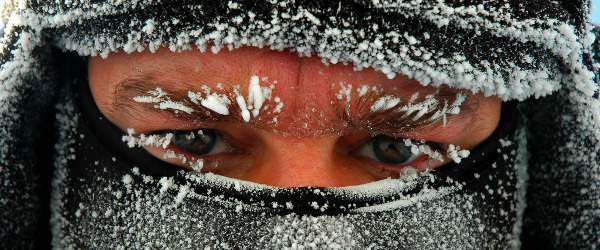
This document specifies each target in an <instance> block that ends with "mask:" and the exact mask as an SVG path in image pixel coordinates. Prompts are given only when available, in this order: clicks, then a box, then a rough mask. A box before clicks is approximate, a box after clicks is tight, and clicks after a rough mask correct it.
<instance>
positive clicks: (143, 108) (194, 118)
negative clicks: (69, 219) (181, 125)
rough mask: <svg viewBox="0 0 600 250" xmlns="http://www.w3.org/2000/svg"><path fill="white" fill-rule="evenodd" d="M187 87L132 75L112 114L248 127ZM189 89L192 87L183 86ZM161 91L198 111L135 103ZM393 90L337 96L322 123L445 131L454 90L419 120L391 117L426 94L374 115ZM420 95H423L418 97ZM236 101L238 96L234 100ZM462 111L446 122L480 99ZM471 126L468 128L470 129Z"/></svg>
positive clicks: (465, 107)
mask: <svg viewBox="0 0 600 250" xmlns="http://www.w3.org/2000/svg"><path fill="white" fill-rule="evenodd" d="M181 86H182V84H180V83H172V82H157V81H156V79H154V78H153V77H151V76H148V75H135V76H131V77H129V78H127V79H125V80H123V81H122V82H120V83H119V84H118V85H117V88H116V89H115V92H114V97H115V98H114V102H113V110H114V112H116V113H114V114H115V115H128V116H129V117H130V118H132V119H137V120H146V119H147V118H148V117H153V116H155V117H158V116H160V117H164V116H165V114H167V115H169V116H170V117H171V118H172V119H178V120H182V121H188V122H203V121H204V122H208V121H210V122H223V123H235V124H242V123H245V122H244V120H243V119H242V117H240V116H239V115H221V114H218V113H217V112H215V111H214V110H211V109H208V108H206V107H204V106H203V105H200V104H198V103H194V102H191V101H190V99H189V96H188V91H189V90H188V89H182V87H181ZM184 86H187V85H184ZM157 88H160V89H162V90H164V91H165V92H166V93H168V97H169V99H170V100H171V101H173V102H177V103H182V104H184V105H185V106H186V107H189V108H191V109H192V110H193V112H189V113H188V112H183V111H181V110H177V109H159V108H156V107H155V104H152V103H138V102H136V101H134V98H135V97H139V96H147V95H148V93H149V92H152V91H155V90H156V89H157ZM219 92H221V93H233V87H232V86H228V85H222V89H220V90H219ZM392 94H393V93H391V91H385V90H380V91H367V92H366V93H365V94H364V95H362V96H361V97H360V98H353V99H352V101H351V102H348V101H347V100H344V98H339V97H338V98H336V96H335V95H332V96H331V98H332V100H337V101H334V102H333V103H332V105H333V107H332V108H333V110H334V114H335V117H331V118H324V119H325V120H324V121H323V122H324V123H325V124H326V125H328V127H329V128H330V129H332V130H335V131H337V132H338V133H339V132H342V133H343V132H344V131H349V130H364V131H372V132H373V133H377V134H388V135H398V134H400V133H405V132H410V131H414V130H418V129H423V128H426V127H430V128H433V127H432V125H433V126H435V127H437V126H443V125H445V124H444V123H445V121H444V123H442V122H439V121H440V120H441V119H442V117H441V116H439V117H437V118H436V116H435V114H436V112H438V111H439V112H441V111H442V109H443V104H444V103H446V104H448V106H450V105H451V104H452V103H454V102H455V101H456V100H457V98H458V96H459V92H458V91H456V90H454V89H450V88H440V89H438V91H437V92H436V93H435V94H431V95H429V96H428V97H430V99H431V98H433V99H435V101H436V102H437V103H439V105H438V106H434V107H433V108H431V107H430V108H431V110H428V112H426V113H424V114H423V115H421V116H419V117H417V118H415V116H414V115H413V116H407V114H406V112H390V111H392V110H397V109H398V108H399V107H403V106H407V105H409V104H411V103H412V104H415V103H419V102H422V101H424V99H426V96H425V95H421V96H420V97H419V98H416V99H415V100H410V99H409V98H403V99H399V101H398V102H397V103H396V104H395V105H393V106H390V107H387V108H386V110H381V111H377V112H374V111H373V107H374V105H376V103H377V102H378V101H380V100H381V99H382V98H386V97H388V96H392ZM417 96H418V95H417ZM231 99H235V97H231ZM458 107H459V109H460V110H461V112H460V113H458V114H448V115H447V116H444V117H443V119H446V118H447V117H450V116H454V115H457V116H467V115H468V114H472V113H473V111H475V110H476V109H477V107H478V99H477V98H474V97H468V98H466V100H464V101H461V102H460V104H459V106H458ZM228 109H229V110H239V109H240V107H239V106H238V104H237V103H236V102H235V101H234V102H231V104H230V105H229V106H228ZM276 116H277V114H274V113H267V112H261V114H260V118H261V119H260V120H258V121H260V122H257V120H256V119H253V120H250V122H249V125H252V126H255V127H257V128H267V125H266V124H263V123H265V121H271V120H272V118H273V117H276ZM467 125H468V124H467Z"/></svg>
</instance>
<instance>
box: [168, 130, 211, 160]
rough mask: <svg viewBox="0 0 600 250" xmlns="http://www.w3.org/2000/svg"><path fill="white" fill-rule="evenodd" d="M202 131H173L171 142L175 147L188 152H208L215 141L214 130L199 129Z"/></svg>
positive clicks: (197, 153)
mask: <svg viewBox="0 0 600 250" xmlns="http://www.w3.org/2000/svg"><path fill="white" fill-rule="evenodd" d="M201 131H202V133H195V132H192V131H174V133H173V139H172V142H173V144H175V145H176V146H177V147H179V148H180V149H182V150H183V151H186V152H188V153H190V154H195V155H206V154H208V153H210V151H211V150H212V149H213V147H214V146H215V143H216V136H217V134H216V132H215V131H214V130H212V129H211V130H209V129H206V130H201Z"/></svg>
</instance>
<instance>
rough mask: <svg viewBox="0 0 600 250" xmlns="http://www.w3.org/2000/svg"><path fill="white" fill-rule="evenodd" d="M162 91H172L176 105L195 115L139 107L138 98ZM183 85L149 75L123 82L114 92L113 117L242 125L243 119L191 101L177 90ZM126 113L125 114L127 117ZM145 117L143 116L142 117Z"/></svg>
mask: <svg viewBox="0 0 600 250" xmlns="http://www.w3.org/2000/svg"><path fill="white" fill-rule="evenodd" d="M156 88H162V89H166V90H168V91H169V95H168V96H169V98H170V99H171V100H172V101H173V102H181V103H183V104H185V106H187V107H190V108H192V109H193V110H194V112H193V113H186V112H182V111H178V110H173V109H157V108H155V107H154V104H147V105H144V104H145V103H137V102H135V101H134V97H137V96H145V95H148V92H150V91H154V90H156ZM180 88H181V84H177V83H171V82H156V81H155V79H154V78H153V77H151V76H148V75H135V76H131V77H128V78H126V79H125V80H123V81H121V82H120V83H119V84H118V85H117V87H116V88H115V91H114V101H113V103H112V106H113V114H116V115H128V116H129V118H132V119H144V118H145V117H150V116H153V115H157V116H158V115H160V116H164V115H165V114H168V115H170V116H172V118H175V119H179V120H185V121H215V122H240V120H241V118H240V117H238V116H232V115H226V116H223V115H220V114H218V113H215V112H214V111H213V110H210V109H208V108H206V107H204V106H202V105H200V104H197V103H193V102H190V101H189V98H188V90H177V89H180ZM223 90H224V91H229V90H230V87H229V86H224V87H223ZM230 108H238V107H237V103H232V104H231V105H230ZM123 113H124V114H123ZM141 114H143V115H141Z"/></svg>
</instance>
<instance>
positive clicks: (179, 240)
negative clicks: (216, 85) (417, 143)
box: [0, 0, 600, 248]
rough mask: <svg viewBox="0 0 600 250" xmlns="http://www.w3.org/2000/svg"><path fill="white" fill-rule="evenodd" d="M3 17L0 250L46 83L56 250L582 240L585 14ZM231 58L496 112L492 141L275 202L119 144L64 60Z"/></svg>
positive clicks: (447, 11)
mask: <svg viewBox="0 0 600 250" xmlns="http://www.w3.org/2000/svg"><path fill="white" fill-rule="evenodd" d="M9 6H10V8H8V10H9V11H7V13H8V14H5V15H3V20H5V21H6V22H7V25H6V28H5V30H4V37H3V39H2V41H1V42H0V45H1V46H0V49H1V51H2V66H1V68H0V69H1V71H0V80H1V81H2V83H3V84H2V88H1V89H0V98H1V99H0V103H1V104H2V105H0V118H1V119H0V121H2V124H0V128H1V129H2V130H1V131H2V132H3V135H6V136H3V137H2V138H0V140H1V141H0V142H1V144H0V149H1V153H2V158H1V159H2V161H1V164H0V166H1V167H2V168H1V170H2V171H0V177H1V179H2V180H4V182H3V186H2V188H1V189H0V195H1V196H0V197H2V202H3V204H9V203H12V204H18V205H17V206H2V208H1V210H0V212H2V225H5V227H3V229H0V235H2V236H1V237H2V242H6V243H3V244H5V245H6V246H8V247H10V246H14V245H21V246H32V244H34V242H35V241H34V240H32V237H31V235H32V233H31V232H36V230H38V229H37V228H39V227H40V225H43V223H41V222H40V220H43V217H40V215H39V214H43V213H42V212H41V211H44V206H45V203H44V202H43V195H40V193H42V192H47V190H45V189H43V188H40V183H43V180H47V179H49V176H46V175H43V174H41V173H43V171H42V170H40V169H47V168H50V166H49V164H47V163H46V162H44V161H43V159H45V158H43V157H41V155H43V153H42V152H47V151H48V150H50V149H48V148H43V147H41V146H40V147H36V146H35V145H36V142H37V140H36V138H39V136H43V133H42V134H41V135H38V133H36V132H37V131H39V129H40V127H43V123H44V122H47V121H44V120H43V119H44V116H43V113H42V112H43V111H44V110H45V109H47V108H48V107H49V106H51V105H52V104H54V103H53V99H52V98H53V96H54V95H53V94H52V90H53V89H60V91H59V92H58V95H57V99H58V101H57V102H56V103H57V104H56V107H57V110H58V111H57V114H56V117H57V119H56V121H57V122H56V126H57V131H58V134H57V137H58V138H57V139H56V145H55V150H56V153H55V155H54V165H53V166H54V175H53V178H52V187H51V189H52V191H51V192H52V196H51V199H50V200H51V215H50V216H51V220H50V227H51V228H52V230H51V232H52V244H53V246H54V247H57V248H163V247H169V248H175V247H182V248H198V247H208V248H259V247H260V248H353V247H354V248H417V247H426V248H518V247H519V246H520V245H521V242H520V237H521V236H523V237H524V239H526V240H528V241H526V242H525V243H528V242H533V241H543V245H544V246H547V247H563V248H564V247H571V248H574V247H579V248H590V247H594V246H597V245H598V244H600V243H599V241H600V236H599V235H600V234H598V230H599V229H598V226H597V225H598V224H599V218H600V212H599V211H600V210H599V207H600V202H599V199H600V198H598V197H600V193H599V192H600V189H598V188H597V187H598V186H599V185H600V180H599V178H598V172H599V169H600V167H599V166H598V165H597V162H598V155H597V152H598V148H599V147H598V146H600V144H599V143H598V140H597V138H598V133H600V132H598V131H600V126H598V119H599V117H600V116H598V110H600V109H599V105H598V100H597V99H596V96H595V93H596V91H597V86H596V84H595V83H594V81H595V79H594V73H595V68H594V67H595V66H594V64H593V63H592V61H591V60H592V57H591V56H590V55H591V54H590V53H591V51H590V50H591V44H592V41H593V39H594V36H593V35H592V33H591V32H590V30H591V26H589V24H588V23H587V18H588V14H587V11H588V7H587V2H584V1H493V0H491V1H482V2H481V3H480V2H477V1H435V2H433V1H431V2H422V1H411V2H407V3H404V2H395V1H381V0H380V1H343V2H341V1H340V2H334V1H300V0H297V1H264V2H259V1H237V2H234V1H229V2H214V1H205V2H203V1H198V2H191V1H190V2H188V1H184V2H175V1H174V2H170V1H144V2H138V1H105V2H103V1H97V2H93V3H91V2H79V1H68V2H65V3H54V2H41V3H37V2H33V1H32V2H26V1H22V2H19V3H16V4H15V5H9ZM240 46H255V47H267V48H270V49H288V50H290V51H292V52H295V53H297V54H298V55H300V56H309V55H312V56H319V57H321V58H323V60H324V62H334V61H335V62H344V63H352V64H353V65H356V68H357V69H362V68H365V67H372V68H374V69H376V70H379V71H381V72H383V73H385V74H387V75H388V76H390V77H393V76H394V75H395V74H402V75H407V76H409V77H412V78H414V79H416V80H418V81H419V82H420V83H422V84H425V85H433V86H442V85H448V86H451V87H454V88H460V89H466V90H470V91H473V92H483V93H484V94H486V95H496V96H499V97H500V98H502V99H503V100H505V101H507V102H506V103H504V104H503V107H502V109H503V111H502V116H501V122H500V125H499V126H498V128H497V129H496V131H495V132H494V133H493V135H492V136H490V138H488V139H487V140H486V141H484V142H483V143H482V144H481V145H479V146H478V147H477V148H475V149H473V150H472V151H471V154H470V156H469V157H468V158H466V159H463V161H462V162H461V163H460V164H454V163H453V164H448V165H446V166H443V167H440V168H438V169H436V171H432V172H427V173H421V174H413V175H405V176H402V177H401V178H399V179H387V180H382V181H378V182H374V183H370V184H365V185H360V186H353V187H344V188H311V187H307V188H274V187H267V186H264V185H258V184H253V183H248V182H244V181H239V180H233V179H230V178H226V177H222V176H217V175H213V174H198V173H195V172H190V171H183V170H179V169H178V168H175V167H173V166H171V165H168V164H166V163H164V162H162V161H160V160H158V159H155V158H153V157H151V156H150V155H148V154H147V153H146V152H145V151H143V150H142V149H139V148H138V149H136V148H134V149H130V148H128V147H126V145H125V144H124V143H123V142H122V141H121V136H122V132H121V131H119V130H118V129H116V128H115V127H114V125H112V124H110V123H109V122H108V121H107V120H106V118H104V117H103V116H102V115H101V114H100V113H99V112H98V110H97V108H96V106H95V104H94V103H93V100H92V97H91V95H90V94H89V89H88V87H87V80H86V77H85V71H86V68H85V63H84V61H85V60H84V59H81V58H79V57H86V56H103V57H105V56H107V55H108V54H109V53H111V52H116V51H125V52H128V53H129V52H133V51H142V50H145V49H148V50H150V51H152V52H154V51H155V50H156V49H157V48H159V47H168V48H170V49H171V50H172V51H174V52H178V51H182V50H189V49H196V47H198V48H200V50H202V51H205V50H206V51H209V52H210V51H212V52H218V51H219V50H221V49H235V48H238V47H240ZM57 48H58V49H59V50H61V51H64V52H65V53H70V52H76V53H77V54H78V56H73V55H71V54H64V53H62V52H59V51H57ZM544 96H545V97H544ZM529 97H535V98H538V97H544V98H541V99H536V100H530V101H527V102H525V103H522V105H519V106H520V107H521V108H522V109H523V111H524V114H525V119H524V122H523V124H522V123H521V117H520V114H519V112H517V110H518V108H517V107H516V106H517V105H516V104H515V103H513V102H509V101H510V100H523V99H525V98H529ZM526 142H527V143H526ZM36 159H37V161H36ZM44 164H46V165H44ZM527 165H529V171H528V168H527ZM528 172H529V176H530V177H531V178H530V180H529V181H528ZM526 185H527V186H528V187H529V189H528V191H527V201H526V199H525V195H526V192H525V186H526ZM526 205H527V206H528V208H527V210H525V206H526ZM16 207H22V208H23V209H22V210H23V211H21V210H20V209H17V208H16ZM524 213H525V215H524ZM523 217H525V218H524V220H523ZM523 223H525V225H523Z"/></svg>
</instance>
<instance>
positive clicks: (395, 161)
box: [357, 135, 423, 165]
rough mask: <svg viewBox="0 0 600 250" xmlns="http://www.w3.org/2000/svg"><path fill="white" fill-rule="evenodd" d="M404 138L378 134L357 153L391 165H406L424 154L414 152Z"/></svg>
mask: <svg viewBox="0 0 600 250" xmlns="http://www.w3.org/2000/svg"><path fill="white" fill-rule="evenodd" d="M404 140H405V139H404V138H394V137H390V136H385V135H378V136H376V137H374V138H373V139H371V141H369V143H367V144H365V145H364V146H362V147H361V148H360V149H358V150H357V153H358V154H359V155H360V156H364V157H368V158H371V159H373V160H376V161H379V162H382V163H385V164H390V165H404V164H407V163H410V162H412V161H414V160H415V159H417V158H419V157H420V156H421V155H423V153H419V154H413V153H412V151H411V147H410V146H407V145H406V144H405V143H404Z"/></svg>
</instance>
